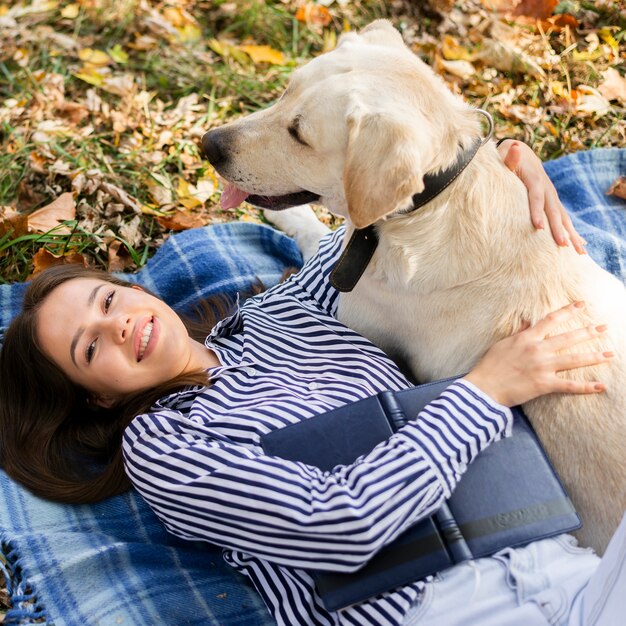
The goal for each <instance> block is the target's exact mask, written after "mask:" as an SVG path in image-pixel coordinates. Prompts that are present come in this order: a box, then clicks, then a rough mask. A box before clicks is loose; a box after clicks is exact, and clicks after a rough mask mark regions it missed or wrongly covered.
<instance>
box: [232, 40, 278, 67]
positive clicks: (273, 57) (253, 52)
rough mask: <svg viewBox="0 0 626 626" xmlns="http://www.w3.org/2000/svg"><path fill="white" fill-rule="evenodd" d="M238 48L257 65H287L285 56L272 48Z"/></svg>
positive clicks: (253, 46)
mask: <svg viewBox="0 0 626 626" xmlns="http://www.w3.org/2000/svg"><path fill="white" fill-rule="evenodd" d="M238 47H239V49H240V50H243V51H244V52H245V53H246V54H247V55H248V56H249V57H250V58H251V59H252V62H253V63H254V64H255V65H256V64H258V63H271V64H272V65H285V62H286V61H285V55H284V54H283V53H282V52H280V51H279V50H275V49H274V48H272V47H271V46H257V45H244V46H238Z"/></svg>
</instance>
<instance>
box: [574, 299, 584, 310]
mask: <svg viewBox="0 0 626 626" xmlns="http://www.w3.org/2000/svg"><path fill="white" fill-rule="evenodd" d="M574 306H575V307H576V308H577V309H582V308H584V306H585V301H584V300H579V301H578V302H574Z"/></svg>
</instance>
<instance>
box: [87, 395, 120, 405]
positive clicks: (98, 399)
mask: <svg viewBox="0 0 626 626" xmlns="http://www.w3.org/2000/svg"><path fill="white" fill-rule="evenodd" d="M87 402H88V404H90V405H91V406H96V407H99V408H101V409H111V408H113V407H114V406H115V403H116V402H117V399H116V398H114V397H113V396H107V395H101V394H96V393H92V394H89V397H88V399H87Z"/></svg>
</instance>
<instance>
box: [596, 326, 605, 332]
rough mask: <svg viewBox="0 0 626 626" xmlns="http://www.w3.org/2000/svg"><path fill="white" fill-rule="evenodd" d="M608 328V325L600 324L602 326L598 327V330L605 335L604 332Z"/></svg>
mask: <svg viewBox="0 0 626 626" xmlns="http://www.w3.org/2000/svg"><path fill="white" fill-rule="evenodd" d="M607 328H608V326H607V325H606V324H600V326H596V330H597V331H598V332H599V333H603V332H604V331H606V329H607Z"/></svg>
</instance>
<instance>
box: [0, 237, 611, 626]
mask: <svg viewBox="0 0 626 626" xmlns="http://www.w3.org/2000/svg"><path fill="white" fill-rule="evenodd" d="M340 243H341V233H340V232H337V233H334V234H332V235H331V236H329V237H327V238H326V239H325V240H324V241H323V242H322V245H321V247H320V252H319V254H318V255H317V256H316V257H314V258H313V259H312V260H311V261H309V263H307V265H306V266H305V268H303V270H302V271H301V272H299V273H298V274H297V275H295V276H292V277H291V278H290V279H289V280H288V281H286V282H285V283H282V284H281V285H278V286H277V287H275V288H273V289H271V290H269V291H267V292H266V293H264V294H261V295H259V296H257V297H255V298H252V299H250V300H248V301H247V302H246V303H245V305H244V306H243V307H241V309H238V310H237V311H236V312H235V313H234V314H233V315H231V316H230V317H228V318H226V319H223V320H222V321H221V322H220V323H218V324H217V325H216V326H215V327H214V328H213V329H212V331H211V332H210V334H209V335H208V337H206V334H207V333H206V332H205V333H204V336H202V335H198V334H195V333H196V332H197V331H198V330H199V327H198V326H196V327H194V328H192V329H191V333H192V334H191V335H190V334H189V332H190V329H188V327H186V326H185V324H184V323H183V321H182V320H181V319H180V318H179V317H178V316H177V315H176V314H175V313H174V312H173V311H172V310H171V309H169V307H167V306H166V305H165V304H164V303H163V302H161V301H160V300H158V299H157V298H154V297H153V296H151V295H150V294H147V293H146V292H144V291H142V290H141V289H139V288H137V287H135V286H129V285H125V284H124V283H121V282H120V281H116V280H114V279H112V278H111V277H109V276H107V275H100V274H97V273H91V272H81V270H74V269H64V268H61V269H56V268H55V269H53V270H50V271H49V272H48V273H46V274H42V275H41V276H40V277H39V278H37V279H35V281H33V284H32V286H31V287H30V289H29V291H28V293H27V295H26V297H25V305H24V312H23V314H22V315H21V316H20V317H19V318H17V319H16V321H15V322H14V324H12V326H11V328H10V329H9V331H8V332H7V334H6V337H5V345H4V348H3V350H2V353H1V364H0V367H1V369H0V390H1V391H0V441H1V442H2V462H3V466H4V468H5V469H6V471H7V472H8V473H9V474H10V475H12V476H13V477H15V478H16V479H17V480H19V481H21V482H23V483H24V484H26V485H27V486H28V487H30V488H31V489H32V490H34V491H36V492H37V493H39V494H40V495H44V496H45V497H50V498H55V499H60V500H63V501H70V502H71V501H76V502H84V501H89V500H93V499H97V498H98V497H104V496H106V495H111V494H113V493H117V492H119V491H121V490H123V489H125V488H126V487H127V486H128V479H126V477H125V475H124V474H123V472H122V471H121V468H122V464H121V462H122V457H121V455H122V451H121V450H120V445H119V442H120V440H121V439H122V438H123V441H122V450H123V461H124V466H125V470H126V473H127V475H128V477H129V478H130V482H131V483H132V484H133V485H134V486H135V487H136V488H137V489H138V490H139V492H140V493H141V494H142V496H143V497H144V498H145V499H146V500H147V501H148V503H149V504H150V505H151V506H152V508H153V509H154V510H155V512H156V513H157V515H159V517H160V518H161V519H162V521H163V522H164V524H165V525H166V527H167V528H168V529H169V530H170V531H171V532H173V533H174V534H176V535H178V536H181V537H184V538H188V539H203V540H206V541H211V542H214V543H217V544H218V545H221V546H223V547H224V548H225V554H224V556H225V559H226V560H227V562H228V563H230V564H231V565H232V566H234V567H235V568H237V569H238V570H239V571H241V572H242V573H244V574H246V575H248V576H249V577H250V578H251V580H252V581H253V583H254V584H255V586H256V587H257V589H258V590H259V592H260V593H261V594H262V596H263V598H264V600H265V601H266V603H267V605H268V607H269V609H270V610H271V612H272V613H273V614H274V616H275V617H276V619H277V620H278V622H279V623H281V624H288V625H290V626H293V625H297V624H358V625H362V624H376V625H377V626H379V625H383V624H409V623H420V624H421V623H431V621H432V623H440V624H442V623H446V624H453V623H463V624H471V623H476V624H486V623H488V620H489V619H493V620H496V621H494V622H493V623H498V624H511V623H519V624H522V623H524V624H533V623H537V624H545V623H549V620H551V619H552V618H553V617H554V616H555V615H559V614H561V613H562V614H563V615H565V614H567V615H572V616H573V617H574V618H575V617H577V616H578V613H579V612H580V611H582V610H583V609H584V607H583V605H582V604H581V600H580V599H581V598H582V597H583V594H582V593H581V590H583V589H584V588H585V585H587V583H588V581H589V580H590V579H591V580H592V583H593V581H594V580H597V578H591V577H592V575H593V573H594V572H595V571H596V570H597V569H598V559H597V557H595V556H594V555H593V554H591V553H590V552H588V551H585V550H580V549H577V548H574V547H572V546H571V544H570V543H569V539H568V538H567V537H559V538H556V539H549V540H544V541H539V542H535V543H534V544H531V546H529V547H528V548H525V549H520V550H510V551H505V552H504V553H501V554H499V555H496V556H494V557H492V558H487V559H481V560H479V561H477V562H476V564H475V566H474V567H475V569H474V570H472V569H470V568H468V567H467V566H457V567H455V568H452V569H450V570H448V571H447V572H445V573H443V574H442V575H441V576H440V577H439V579H438V580H437V581H436V582H428V583H426V582H422V581H420V582H416V583H413V584H410V585H407V586H406V587H403V588H401V589H397V590H392V591H390V592H389V593H386V594H383V595H382V596H380V597H376V598H372V599H371V600H370V601H368V602H364V603H362V604H359V605H355V606H353V607H349V608H347V609H345V610H343V611H340V612H336V613H329V612H327V611H325V610H324V608H323V607H322V606H321V604H320V602H319V598H318V597H317V596H316V594H315V590H314V585H313V581H312V579H311V577H310V575H309V574H308V573H307V571H306V570H307V569H309V568H327V569H334V570H336V571H350V570H352V569H355V568H356V567H358V566H359V565H361V564H363V563H364V562H365V561H367V559H368V558H369V557H370V556H371V555H372V554H374V553H375V552H376V551H377V550H378V549H380V547H382V545H384V544H386V543H388V542H390V541H392V540H393V539H394V538H395V536H397V534H398V533H399V532H400V531H401V530H402V529H403V528H405V527H406V526H407V525H408V524H410V523H412V522H415V521H417V520H418V519H420V518H421V517H423V516H424V515H428V514H430V513H431V512H432V511H434V510H435V509H436V508H437V507H438V506H439V504H440V503H441V501H442V500H443V499H444V498H446V497H447V496H448V495H449V494H450V491H451V490H452V489H453V488H454V485H455V484H456V482H457V481H458V479H459V478H460V476H461V474H462V473H463V471H464V469H465V467H466V466H467V464H468V463H469V462H471V460H472V459H473V458H474V457H475V456H476V454H478V453H479V452H480V451H481V450H482V449H484V448H485V447H486V446H488V445H489V444H490V443H491V442H493V441H496V440H498V439H499V438H501V437H502V436H507V434H508V432H509V430H510V421H511V415H510V412H509V411H508V409H507V408H506V406H512V405H514V404H519V403H521V402H525V401H527V400H529V399H531V398H533V397H536V396H538V395H541V394H542V393H550V392H558V391H565V390H566V389H565V387H564V385H565V383H564V381H563V380H562V379H560V378H559V377H558V376H557V372H558V371H560V370H563V369H569V368H571V367H573V366H574V363H573V362H572V359H571V357H567V356H558V355H557V354H556V353H557V352H558V351H560V350H561V349H562V348H563V347H567V346H571V345H575V344H578V343H581V342H584V341H585V340H587V339H589V338H590V337H593V336H596V335H597V334H598V333H600V332H603V328H602V327H591V328H585V329H578V330H575V331H571V332H569V333H566V334H563V335H558V336H556V337H553V338H550V339H546V338H545V337H546V335H547V334H549V333H550V331H551V329H553V328H555V326H556V325H557V324H559V323H560V322H561V321H563V320H565V319H567V318H568V317H569V316H570V315H571V312H572V310H573V308H575V307H576V306H582V303H575V304H572V305H570V306H569V307H566V308H564V309H562V310H561V311H558V312H555V314H554V315H553V316H552V317H551V318H549V319H546V320H543V321H541V322H540V323H538V324H537V325H536V326H534V327H533V328H529V329H526V330H524V331H522V332H521V333H518V334H517V335H515V336H513V337H511V338H508V339H505V340H503V341H501V342H500V343H498V344H496V346H494V347H493V348H492V349H491V350H490V351H489V352H488V353H487V354H486V355H485V356H484V358H483V359H482V360H481V362H480V363H479V364H478V365H477V366H476V367H475V368H474V369H473V370H472V371H471V372H470V373H469V374H468V375H467V376H466V377H465V378H464V379H463V380H462V381H460V382H457V383H454V384H453V385H451V387H450V388H448V390H446V392H445V393H444V394H443V395H442V396H441V397H440V398H439V399H438V400H437V401H435V402H433V403H432V404H431V405H429V407H428V408H427V410H425V411H423V412H422V413H420V415H419V416H417V417H416V419H415V420H413V421H411V422H410V423H409V424H407V426H405V427H404V428H402V429H401V430H400V431H399V432H398V433H396V434H395V435H394V436H393V437H391V438H390V439H389V440H388V441H387V442H385V443H383V444H381V445H379V446H377V448H376V449H375V450H374V451H372V453H370V454H369V455H366V456H365V457H362V458H361V459H360V460H359V462H358V463H355V464H353V465H351V466H344V467H340V468H336V469H335V470H334V471H333V472H330V473H322V472H320V471H319V470H317V469H316V468H314V467H309V466H304V465H301V464H295V463H289V462H286V461H283V460H280V459H276V458H272V457H267V456H265V455H264V454H263V453H262V451H261V449H260V447H259V437H260V436H261V435H262V434H263V433H266V432H269V431H270V430H273V429H275V428H280V427H282V426H285V425H288V424H291V423H295V422H297V421H300V420H303V419H306V418H308V417H311V416H313V415H315V414H318V413H321V412H323V411H326V410H329V409H331V408H334V407H336V406H339V405H342V404H345V403H348V402H352V401H355V400H358V399H361V398H364V397H367V396H370V395H372V394H373V393H376V392H377V391H379V390H382V389H402V388H406V387H407V386H409V383H408V381H407V380H406V379H405V378H404V377H403V375H402V374H401V372H400V371H399V370H398V369H397V367H396V366H395V365H394V364H393V363H392V362H391V361H390V360H389V359H388V358H387V357H386V355H384V354H383V353H382V352H380V351H379V350H378V349H377V348H376V347H375V346H373V345H372V344H371V343H369V342H368V341H367V340H365V339H364V338H362V337H360V336H359V335H357V334H356V333H354V332H352V331H350V330H349V329H347V328H345V327H344V326H342V325H341V324H340V323H339V322H338V321H337V320H336V319H335V318H334V317H333V314H334V312H335V310H336V303H337V293H336V292H334V291H333V289H332V288H331V287H330V285H329V283H328V280H327V278H328V274H329V272H330V269H331V268H332V266H333V264H334V261H335V260H336V258H337V254H338V251H339V248H340ZM68 302H71V304H72V306H71V308H70V307H68V306H67V304H68ZM194 337H195V338H194ZM204 337H206V339H205V341H204V343H201V342H199V341H198V340H197V339H198V338H202V339H204ZM609 359H610V355H609V354H594V353H591V354H588V355H586V364H592V363H602V362H606V361H607V360H609ZM577 365H580V363H577ZM29 377H32V379H33V381H35V380H36V381H37V385H38V386H37V388H38V389H40V390H41V394H40V395H39V396H38V397H37V398H32V392H31V390H32V389H33V388H34V386H32V385H31V382H32V381H30V380H29ZM603 389H604V388H603V386H602V384H601V382H599V381H596V382H594V383H577V384H576V386H575V387H573V388H572V387H568V388H567V391H569V392H575V393H601V392H602V391H603ZM84 403H87V404H89V405H90V406H92V407H93V408H94V410H93V411H92V412H91V413H89V414H86V413H85V411H84ZM459 411H461V412H463V413H466V414H467V413H469V414H470V415H471V416H472V420H473V421H472V426H471V427H468V424H467V422H464V425H463V428H461V427H460V425H459V424H460V421H459V420H458V415H459ZM135 416H136V417H135ZM432 426H436V427H437V428H439V429H441V430H442V432H444V433H445V439H446V444H447V445H446V446H444V447H442V448H440V447H438V446H433V445H432V444H430V443H429V437H428V436H427V431H428V429H429V428H430V427H432ZM612 554H613V553H612V552H611V549H609V551H608V552H607V556H609V557H610V556H611V555H612ZM605 558H606V557H605ZM522 561H523V563H522ZM604 564H605V561H603V565H604ZM531 565H532V567H531ZM609 566H610V561H609ZM609 566H606V567H609ZM606 567H605V569H606ZM598 571H602V567H600V569H599V570H598ZM610 571H612V570H610ZM475 572H478V574H476V576H477V578H476V581H477V582H478V581H479V580H482V582H481V583H480V584H478V585H477V589H476V590H472V593H474V591H475V593H474V596H475V597H474V598H473V599H472V601H471V602H469V599H470V598H469V596H470V595H471V594H468V593H467V590H466V586H467V585H466V582H465V577H466V576H467V575H468V573H469V575H471V581H472V583H473V582H474V578H473V576H474V575H475ZM605 577H606V576H605ZM511 580H513V581H518V582H519V585H520V586H521V587H523V591H524V593H525V594H526V595H524V593H521V592H519V590H518V591H512V590H511V589H510V588H509V582H510V581H511ZM602 580H604V579H602ZM464 585H465V587H464ZM599 586H600V587H603V584H602V583H600V585H599ZM441 592H443V595H442V596H441V597H440V598H439V597H438V596H439V594H440V593H441ZM527 596H528V597H527ZM563 598H565V604H566V605H567V606H566V607H565V608H564V607H563V602H561V603H560V604H558V606H556V605H555V600H563ZM439 611H444V616H443V618H442V617H440V616H439V614H438V612H439ZM512 620H517V621H512ZM564 623H567V622H564ZM572 623H577V622H572ZM578 623H584V622H578ZM602 623H604V622H602Z"/></svg>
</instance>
